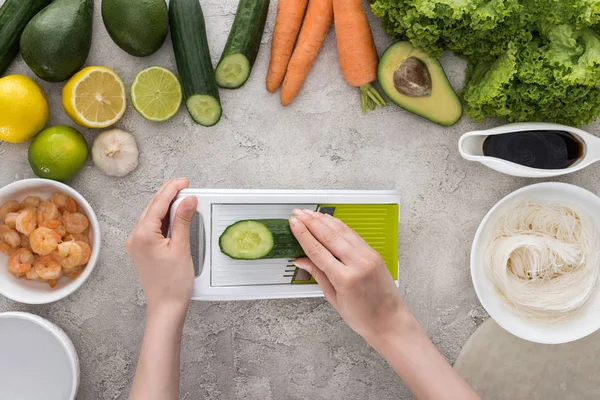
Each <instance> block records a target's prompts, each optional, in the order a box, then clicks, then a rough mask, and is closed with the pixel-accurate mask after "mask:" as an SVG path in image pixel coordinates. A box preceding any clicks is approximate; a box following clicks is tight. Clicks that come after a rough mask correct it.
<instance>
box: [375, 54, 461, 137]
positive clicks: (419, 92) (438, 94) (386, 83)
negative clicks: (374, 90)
mask: <svg viewBox="0 0 600 400" xmlns="http://www.w3.org/2000/svg"><path fill="white" fill-rule="evenodd" d="M377 75H378V80H379V84H380V85H381V88H382V89H383V91H384V92H385V94H386V95H387V96H388V97H389V98H390V100H392V101H393V102H394V104H396V105H398V106H400V107H402V108H404V109H405V110H408V111H410V112H413V113H415V114H417V115H420V116H421V117H423V118H427V119H429V120H431V121H433V122H435V123H437V124H440V125H444V126H450V125H454V124H455V123H456V122H457V121H458V120H459V119H460V117H461V116H462V104H461V103H460V100H459V99H458V97H457V96H456V93H454V90H453V89H452V86H450V82H448V78H447V77H446V73H445V72H444V69H443V68H442V66H441V65H440V63H439V62H438V60H437V59H436V58H433V57H431V56H429V55H428V54H426V53H424V52H423V51H422V50H419V49H415V48H414V47H412V46H411V44H410V43H408V42H398V43H394V44H393V45H391V46H390V47H388V49H387V50H386V51H385V53H383V56H381V61H380V62H379V69H378V72H377Z"/></svg>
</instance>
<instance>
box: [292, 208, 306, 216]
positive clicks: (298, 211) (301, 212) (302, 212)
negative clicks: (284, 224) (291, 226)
mask: <svg viewBox="0 0 600 400" xmlns="http://www.w3.org/2000/svg"><path fill="white" fill-rule="evenodd" d="M292 214H294V215H302V214H304V211H302V210H300V209H299V208H295V209H294V211H292Z"/></svg>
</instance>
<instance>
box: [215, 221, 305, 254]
mask: <svg viewBox="0 0 600 400" xmlns="http://www.w3.org/2000/svg"><path fill="white" fill-rule="evenodd" d="M219 247H220V248H221V252H222V253H223V254H225V255H227V256H229V257H231V258H234V259H236V260H258V259H267V258H287V259H294V258H298V257H304V256H305V255H306V254H305V253H304V250H303V249H302V246H300V243H298V241H297V240H296V238H295V237H294V234H293V233H292V230H291V229H290V223H289V221H288V220H287V219H249V220H245V221H238V222H236V223H235V224H233V225H230V226H228V227H227V229H225V232H223V234H222V235H221V237H220V238H219Z"/></svg>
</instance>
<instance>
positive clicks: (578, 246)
mask: <svg viewBox="0 0 600 400" xmlns="http://www.w3.org/2000/svg"><path fill="white" fill-rule="evenodd" d="M599 239H600V197H598V196H596V195H595V194H593V193H591V192H589V191H587V190H585V189H582V188H580V187H578V186H574V185H569V184H565V183H557V182H549V183H539V184H535V185H531V186H527V187H524V188H522V189H519V190H517V191H515V192H513V193H511V194H509V195H508V196H506V197H505V198H504V199H502V200H501V201H500V202H498V204H496V205H495V206H494V207H493V208H492V209H491V210H490V211H489V212H488V214H487V215H486V216H485V217H484V218H483V221H482V222H481V224H480V225H479V229H478V230H477V233H476V234H475V239H474V241H473V247H472V249H471V277H472V279H473V285H474V287H475V292H476V293H477V296H478V297H479V301H480V302H481V304H482V305H483V307H484V308H485V309H486V311H487V312H488V314H489V315H490V316H491V317H492V318H493V319H494V320H495V321H496V322H497V323H498V324H499V325H500V326H502V327H503V328H504V329H505V330H507V331H508V332H510V333H512V334H513V335H515V336H518V337H520V338H522V339H525V340H529V341H531V342H536V343H545V344H558V343H567V342H571V341H574V340H577V339H580V338H582V337H585V336H587V335H589V334H591V333H593V332H595V331H596V330H598V329H599V328H600V290H599V289H600V287H599V286H600V285H599V283H598V279H599V275H600V243H599Z"/></svg>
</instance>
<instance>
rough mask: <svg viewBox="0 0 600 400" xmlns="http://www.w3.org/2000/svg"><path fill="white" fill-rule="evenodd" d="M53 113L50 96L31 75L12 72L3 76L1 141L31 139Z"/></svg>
mask: <svg viewBox="0 0 600 400" xmlns="http://www.w3.org/2000/svg"><path fill="white" fill-rule="evenodd" d="M49 114H50V111H49V108H48V100H46V95H45V94H44V91H43V90H42V88H41V87H40V86H39V85H38V84H37V83H35V82H34V81H33V80H32V79H31V78H28V77H26V76H23V75H8V76H5V77H4V78H2V79H0V140H4V141H7V142H11V143H21V142H26V141H28V140H30V139H31V138H33V137H34V136H35V135H37V134H38V133H39V132H40V131H41V130H42V129H44V126H46V123H47V122H48V116H49Z"/></svg>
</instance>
